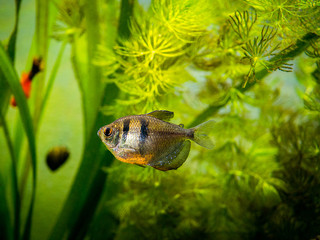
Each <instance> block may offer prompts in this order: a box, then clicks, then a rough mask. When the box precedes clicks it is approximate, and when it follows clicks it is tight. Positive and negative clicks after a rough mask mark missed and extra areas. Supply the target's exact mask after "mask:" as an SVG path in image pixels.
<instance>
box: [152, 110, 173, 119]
mask: <svg viewBox="0 0 320 240" xmlns="http://www.w3.org/2000/svg"><path fill="white" fill-rule="evenodd" d="M146 115H148V116H151V117H155V118H158V119H160V120H162V121H169V120H170V119H171V118H173V116H174V113H173V112H169V111H166V110H156V111H153V112H150V113H147V114H146Z"/></svg>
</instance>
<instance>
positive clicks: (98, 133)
mask: <svg viewBox="0 0 320 240" xmlns="http://www.w3.org/2000/svg"><path fill="white" fill-rule="evenodd" d="M101 128H102V127H101ZM101 128H99V130H98V132H97V135H98V137H99V138H100V132H101Z"/></svg>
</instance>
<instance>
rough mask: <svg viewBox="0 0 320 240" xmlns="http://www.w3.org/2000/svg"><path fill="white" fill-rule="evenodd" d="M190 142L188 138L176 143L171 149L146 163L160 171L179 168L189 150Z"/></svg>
mask: <svg viewBox="0 0 320 240" xmlns="http://www.w3.org/2000/svg"><path fill="white" fill-rule="evenodd" d="M190 146H191V143H190V141H189V140H186V141H183V142H179V143H177V145H176V147H175V148H174V149H173V151H170V152H168V153H167V154H164V155H162V156H161V157H160V158H158V159H154V160H153V161H152V162H150V163H148V165H149V166H151V167H153V168H156V169H158V170H161V171H167V170H171V169H177V168H179V167H180V166H181V165H182V164H183V163H184V162H185V161H186V159H187V157H188V155H189V152H190Z"/></svg>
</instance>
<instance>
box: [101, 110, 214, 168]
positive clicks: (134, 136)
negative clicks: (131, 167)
mask: <svg viewBox="0 0 320 240" xmlns="http://www.w3.org/2000/svg"><path fill="white" fill-rule="evenodd" d="M172 117H173V112H169V111H164V110H162V111H161V110H158V111H154V112H151V113H148V114H143V115H133V116H126V117H122V118H119V119H117V120H116V121H114V122H113V123H111V124H108V125H106V126H103V127H102V128H100V129H99V131H98V136H99V137H100V138H101V140H102V142H103V143H104V144H105V145H106V147H107V148H108V149H109V150H110V151H111V152H112V154H113V155H114V156H115V157H116V158H117V159H118V160H120V161H123V162H127V163H131V164H138V165H142V166H143V165H148V166H151V167H154V168H156V169H159V170H162V171H166V170H171V169H177V168H178V167H180V166H181V165H182V164H183V163H184V162H185V160H186V159H187V157H188V155H189V152H190V145H191V144H190V141H189V140H193V141H195V142H197V143H198V144H200V145H202V146H204V147H207V148H211V147H213V144H212V142H211V140H210V138H209V137H208V136H207V134H206V131H207V130H208V129H209V128H211V127H212V124H213V121H212V120H210V121H208V122H206V123H203V124H200V125H199V126H197V127H195V128H191V129H184V128H183V127H181V126H180V125H176V124H172V123H169V122H167V121H168V120H169V119H171V118H172Z"/></svg>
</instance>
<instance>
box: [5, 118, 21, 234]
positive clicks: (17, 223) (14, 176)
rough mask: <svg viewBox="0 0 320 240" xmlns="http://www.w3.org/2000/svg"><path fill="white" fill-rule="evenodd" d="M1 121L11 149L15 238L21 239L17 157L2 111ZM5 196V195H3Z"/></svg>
mask: <svg viewBox="0 0 320 240" xmlns="http://www.w3.org/2000/svg"><path fill="white" fill-rule="evenodd" d="M0 123H1V124H2V127H3V132H4V135H5V139H6V142H7V146H8V149H9V153H10V157H11V163H12V164H11V170H12V171H11V178H12V184H13V186H12V188H13V194H14V196H13V202H14V238H15V239H19V236H20V196H19V188H18V178H17V159H16V156H15V154H14V148H13V144H12V141H11V138H10V134H9V129H8V126H7V123H6V120H5V118H4V116H3V115H2V114H1V112H0ZM3 197H5V196H3Z"/></svg>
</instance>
